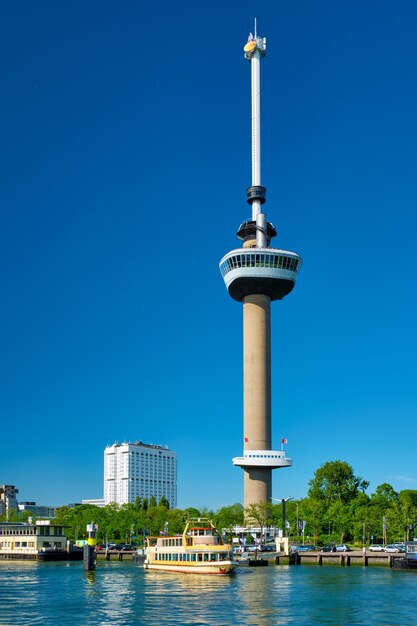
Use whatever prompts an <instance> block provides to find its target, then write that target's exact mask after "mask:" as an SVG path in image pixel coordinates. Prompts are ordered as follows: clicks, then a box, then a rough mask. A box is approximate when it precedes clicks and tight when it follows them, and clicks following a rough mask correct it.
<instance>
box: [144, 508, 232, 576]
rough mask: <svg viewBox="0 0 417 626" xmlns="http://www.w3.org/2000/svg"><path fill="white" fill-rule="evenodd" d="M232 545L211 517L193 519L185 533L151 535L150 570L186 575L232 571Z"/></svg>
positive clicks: (229, 572)
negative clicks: (224, 537)
mask: <svg viewBox="0 0 417 626" xmlns="http://www.w3.org/2000/svg"><path fill="white" fill-rule="evenodd" d="M231 553H232V548H231V546H230V545H229V544H227V543H224V542H223V539H222V537H221V535H220V533H219V531H218V530H217V528H216V527H215V526H214V524H213V523H212V522H211V521H210V520H209V519H207V518H202V517H199V518H195V519H189V520H188V521H187V522H186V525H185V528H184V532H183V533H182V535H174V536H171V537H168V536H161V537H147V546H146V555H145V561H144V563H143V567H144V568H145V569H146V570H163V571H168V572H184V573H186V574H220V575H221V574H231V573H232V572H233V571H234V569H235V567H236V565H237V562H236V561H233V560H232V558H231Z"/></svg>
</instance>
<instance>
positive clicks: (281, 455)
mask: <svg viewBox="0 0 417 626" xmlns="http://www.w3.org/2000/svg"><path fill="white" fill-rule="evenodd" d="M232 461H233V465H237V466H238V467H243V468H245V467H248V468H250V467H266V468H269V469H275V468H278V467H291V465H292V459H288V458H287V457H286V456H285V452H284V451H283V450H244V452H243V456H235V457H234V459H232Z"/></svg>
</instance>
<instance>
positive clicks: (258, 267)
mask: <svg viewBox="0 0 417 626" xmlns="http://www.w3.org/2000/svg"><path fill="white" fill-rule="evenodd" d="M265 53H266V39H265V38H261V37H259V36H258V35H257V32H256V20H255V35H254V36H252V35H249V40H248V43H247V44H246V45H245V47H244V55H245V58H246V59H247V60H248V61H249V62H250V64H251V90H252V96H251V100H252V185H251V186H250V187H248V189H247V190H246V192H247V202H248V204H250V205H251V206H252V219H250V220H248V221H246V222H243V224H241V225H240V226H239V229H238V231H237V237H238V238H239V239H241V240H242V242H243V247H242V248H238V249H236V250H232V251H231V252H228V253H227V254H226V255H225V256H224V257H223V258H222V260H221V261H220V271H221V274H222V276H223V278H224V282H225V284H226V287H227V290H228V292H229V294H230V295H231V297H232V298H234V300H237V301H238V302H243V412H244V416H243V431H244V449H243V456H241V457H235V458H234V459H233V464H234V465H236V466H239V467H241V468H242V469H243V470H244V507H247V506H248V505H250V504H253V503H259V502H269V501H270V499H271V496H272V470H273V469H278V468H280V467H289V466H291V465H292V460H291V459H289V458H286V456H285V452H284V450H283V446H282V449H281V450H273V449H272V441H271V317H270V314H271V302H272V301H273V300H282V298H284V297H285V296H286V295H287V294H288V293H290V291H291V290H292V289H293V287H294V284H295V281H296V278H297V273H298V270H299V269H300V267H301V264H302V260H301V258H300V257H299V255H298V254H296V253H295V252H289V251H287V250H281V249H279V248H271V247H270V241H271V239H272V238H273V237H275V236H276V234H277V231H276V229H275V227H274V226H273V224H272V223H271V222H268V221H267V219H266V215H265V213H264V212H263V204H264V203H265V199H266V189H265V187H263V186H262V183H261V123H260V122H261V114H260V65H261V59H262V58H263V57H264V56H265Z"/></svg>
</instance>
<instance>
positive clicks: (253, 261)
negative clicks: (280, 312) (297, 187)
mask: <svg viewBox="0 0 417 626" xmlns="http://www.w3.org/2000/svg"><path fill="white" fill-rule="evenodd" d="M301 265H302V260H301V257H300V256H299V255H298V254H297V253H295V252H289V251H287V250H280V249H278V248H237V249H236V250H232V251H231V252H228V253H227V254H226V255H225V256H224V257H223V258H222V260H221V261H220V263H219V267H220V272H221V274H222V276H223V279H224V282H225V284H226V287H227V290H228V292H229V294H230V295H231V297H232V298H233V299H234V300H237V301H238V302H242V301H243V299H244V298H245V297H246V296H249V295H253V294H262V295H265V296H269V297H270V298H271V300H282V298H284V297H285V296H286V295H287V294H289V293H290V291H292V289H293V287H294V284H295V281H296V279H297V273H298V270H299V269H300V267H301Z"/></svg>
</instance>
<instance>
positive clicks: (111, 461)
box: [104, 441, 177, 509]
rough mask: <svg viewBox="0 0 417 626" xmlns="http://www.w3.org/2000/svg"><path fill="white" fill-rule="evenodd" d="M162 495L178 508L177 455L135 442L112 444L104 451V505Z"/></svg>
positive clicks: (159, 447)
mask: <svg viewBox="0 0 417 626" xmlns="http://www.w3.org/2000/svg"><path fill="white" fill-rule="evenodd" d="M152 496H153V497H154V498H155V499H156V501H157V503H158V502H159V501H160V499H161V498H162V497H163V496H164V497H165V498H166V499H167V500H168V502H169V505H170V507H171V509H175V508H176V507H177V455H176V453H175V452H172V450H169V449H168V448H167V447H164V446H159V445H153V444H145V443H142V442H141V441H137V442H136V443H121V444H118V443H114V444H113V445H112V446H107V447H106V448H105V450H104V501H105V503H106V504H109V503H110V502H116V503H117V504H126V503H127V502H132V503H134V502H135V501H136V499H137V498H141V499H144V498H147V499H148V500H149V498H151V497H152Z"/></svg>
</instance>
